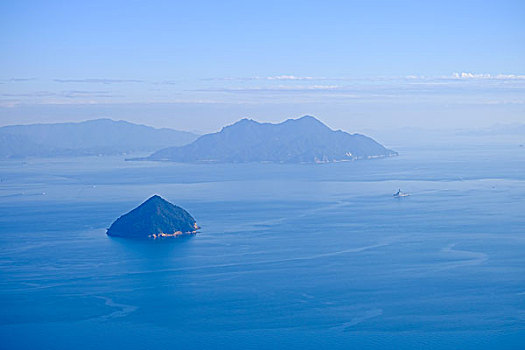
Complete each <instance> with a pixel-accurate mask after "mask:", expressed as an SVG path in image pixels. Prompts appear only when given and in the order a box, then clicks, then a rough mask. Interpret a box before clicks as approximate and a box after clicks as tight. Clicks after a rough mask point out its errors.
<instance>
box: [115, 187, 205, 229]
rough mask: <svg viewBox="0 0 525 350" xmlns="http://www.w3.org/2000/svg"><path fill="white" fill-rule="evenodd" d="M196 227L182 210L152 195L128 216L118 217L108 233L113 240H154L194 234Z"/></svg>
mask: <svg viewBox="0 0 525 350" xmlns="http://www.w3.org/2000/svg"><path fill="white" fill-rule="evenodd" d="M198 229H199V226H198V225H197V222H196V221H195V219H194V218H193V217H192V216H191V215H190V214H189V213H188V212H187V211H186V210H184V209H182V208H180V207H178V206H176V205H173V204H171V203H170V202H168V201H166V200H164V199H163V198H161V197H160V196H158V195H154V196H152V197H151V198H149V199H148V200H147V201H145V202H144V203H142V204H141V205H139V206H138V207H137V208H135V209H133V210H132V211H130V212H129V213H127V214H124V215H122V216H121V217H119V218H118V219H117V220H116V221H115V222H114V223H113V224H111V226H110V228H109V229H108V230H107V235H108V236H112V237H125V238H139V239H157V238H165V237H179V236H185V235H194V234H196V233H197V230H198Z"/></svg>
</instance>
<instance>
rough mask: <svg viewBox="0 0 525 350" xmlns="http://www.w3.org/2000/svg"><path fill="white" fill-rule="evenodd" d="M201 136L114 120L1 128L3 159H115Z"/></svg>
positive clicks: (0, 145)
mask: <svg viewBox="0 0 525 350" xmlns="http://www.w3.org/2000/svg"><path fill="white" fill-rule="evenodd" d="M197 137H198V135H195V134H192V133H190V132H186V131H178V130H173V129H156V128H153V127H150V126H146V125H139V124H133V123H130V122H126V121H122V120H121V121H114V120H111V119H94V120H88V121H84V122H78V123H56V124H30V125H10V126H4V127H1V128H0V158H4V159H5V158H23V157H30V156H36V157H53V156H87V155H113V154H128V153H133V152H153V151H155V150H159V149H161V148H164V147H170V146H180V145H184V144H187V143H189V142H192V141H194V140H195V139H196V138H197Z"/></svg>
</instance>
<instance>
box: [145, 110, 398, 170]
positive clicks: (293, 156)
mask: <svg viewBox="0 0 525 350" xmlns="http://www.w3.org/2000/svg"><path fill="white" fill-rule="evenodd" d="M395 155H397V152H395V151H392V150H389V149H387V148H385V147H383V146H382V145H380V144H379V143H377V142H376V141H374V140H373V139H371V138H370V137H367V136H364V135H360V134H348V133H346V132H344V131H341V130H337V131H335V130H332V129H330V128H329V127H327V126H326V125H325V124H323V123H322V122H320V121H319V120H317V119H316V118H314V117H311V116H305V117H302V118H299V119H288V120H286V121H284V122H282V123H280V124H271V123H258V122H256V121H254V120H250V119H242V120H240V121H238V122H237V123H235V124H233V125H230V126H227V127H224V128H223V129H222V130H221V131H220V132H217V133H213V134H207V135H203V136H201V137H200V138H198V139H197V140H195V141H194V142H192V143H190V144H188V145H184V146H181V147H169V148H165V149H162V150H160V151H157V152H155V153H153V154H152V155H151V156H150V157H147V158H145V159H147V160H162V161H174V162H219V163H244V162H275V163H325V162H338V161H349V160H357V159H370V158H382V157H391V156H395Z"/></svg>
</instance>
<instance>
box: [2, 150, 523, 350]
mask: <svg viewBox="0 0 525 350" xmlns="http://www.w3.org/2000/svg"><path fill="white" fill-rule="evenodd" d="M396 150H398V151H399V152H400V156H399V157H394V158H389V159H378V160H370V161H356V162H345V163H333V164H309V165H307V164H298V165H287V164H229V165H228V164H175V163H155V162H126V161H124V157H86V158H76V159H74V158H61V159H26V160H10V161H2V162H1V163H0V167H1V168H0V169H1V170H0V180H1V181H0V285H1V288H0V348H1V349H68V350H70V349H115V348H122V349H167V348H172V349H225V350H227V349H525V149H524V148H520V147H518V146H516V145H510V146H495V147H448V148H439V149H433V148H426V149H411V148H406V149H402V148H401V149H399V148H397V149H396ZM399 188H401V189H402V190H403V191H405V192H408V193H410V196H409V197H404V198H397V199H396V198H393V197H392V194H393V193H395V192H396V191H397V190H398V189H399ZM153 194H159V195H161V196H162V197H163V198H165V199H166V200H168V201H170V202H172V203H174V204H176V205H179V206H181V207H183V208H185V209H186V210H188V211H189V212H190V213H191V214H192V215H193V216H194V217H195V219H196V220H197V223H198V224H199V225H200V226H201V227H202V229H201V231H200V232H199V233H198V234H197V235H196V236H194V237H191V238H184V239H171V240H161V241H159V240H156V241H133V240H126V239H118V238H110V237H108V236H106V228H108V227H109V225H110V224H111V223H112V222H113V221H114V220H115V219H116V218H118V217H119V216H120V215H122V214H123V213H125V212H127V211H129V210H131V209H133V208H134V207H136V206H138V205H139V204H140V203H141V202H142V201H144V200H145V199H147V198H148V197H149V196H151V195H153Z"/></svg>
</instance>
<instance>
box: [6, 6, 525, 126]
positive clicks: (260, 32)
mask: <svg viewBox="0 0 525 350" xmlns="http://www.w3.org/2000/svg"><path fill="white" fill-rule="evenodd" d="M524 18H525V1H522V0H514V1H505V0H500V1H461V0H456V1H393V0H392V1H373V0H371V1H364V0H363V1H283V0H281V1H191V2H190V1H108V0H106V1H97V0H92V1H24V0H16V1H10V0H3V1H1V2H0V49H1V52H2V54H1V55H0V125H8V124H28V123H48V122H63V121H80V120H87V119H94V118H102V117H103V118H112V119H124V120H128V121H132V122H138V123H143V124H147V125H152V126H156V127H171V128H175V129H181V130H190V131H197V132H209V131H214V130H217V129H220V128H221V127H222V126H224V125H226V124H231V123H233V122H235V121H236V120H238V119H241V118H243V117H249V118H253V119H256V120H259V121H269V122H278V121H282V120H284V119H287V118H295V117H299V116H302V115H306V114H308V115H314V116H316V117H318V118H319V119H320V120H322V121H324V122H326V123H327V124H328V125H329V126H331V127H334V128H337V129H343V130H347V131H359V130H367V129H376V130H390V129H396V128H406V127H411V128H430V129H447V128H484V127H489V126H491V125H493V124H497V123H503V124H505V123H525V20H523V19H524Z"/></svg>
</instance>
